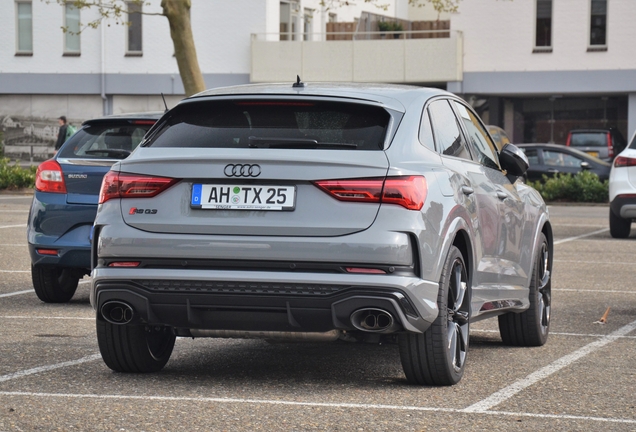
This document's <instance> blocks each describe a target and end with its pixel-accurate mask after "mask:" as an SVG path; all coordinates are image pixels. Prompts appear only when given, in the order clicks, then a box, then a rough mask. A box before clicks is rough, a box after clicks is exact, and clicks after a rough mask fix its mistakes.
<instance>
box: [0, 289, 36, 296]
mask: <svg viewBox="0 0 636 432" xmlns="http://www.w3.org/2000/svg"><path fill="white" fill-rule="evenodd" d="M32 292H34V291H33V290H25V291H16V292H12V293H7V294H0V297H11V296H17V295H20V294H26V293H32Z"/></svg>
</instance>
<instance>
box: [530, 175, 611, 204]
mask: <svg viewBox="0 0 636 432" xmlns="http://www.w3.org/2000/svg"><path fill="white" fill-rule="evenodd" d="M528 184H529V185H530V186H532V187H533V188H535V189H536V190H537V191H539V193H540V194H541V196H542V197H543V199H544V200H546V201H570V202H593V203H605V202H608V200H609V182H608V181H607V180H605V181H603V182H602V181H600V180H599V178H598V176H597V175H596V174H594V173H593V172H590V171H581V172H580V173H578V174H576V175H571V174H557V175H555V176H554V177H547V176H545V175H544V176H543V181H536V182H528Z"/></svg>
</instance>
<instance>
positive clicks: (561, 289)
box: [552, 288, 636, 294]
mask: <svg viewBox="0 0 636 432" xmlns="http://www.w3.org/2000/svg"><path fill="white" fill-rule="evenodd" d="M554 291H571V292H593V293H618V294H636V291H625V290H593V289H578V288H558V289H554V288H552V292H554Z"/></svg>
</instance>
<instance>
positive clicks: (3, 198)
mask: <svg viewBox="0 0 636 432" xmlns="http://www.w3.org/2000/svg"><path fill="white" fill-rule="evenodd" d="M11 199H33V195H13V196H5V197H0V200H11Z"/></svg>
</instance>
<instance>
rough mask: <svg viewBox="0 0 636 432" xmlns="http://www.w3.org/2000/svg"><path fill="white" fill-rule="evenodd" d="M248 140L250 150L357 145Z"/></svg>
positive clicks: (309, 140) (349, 146) (268, 138)
mask: <svg viewBox="0 0 636 432" xmlns="http://www.w3.org/2000/svg"><path fill="white" fill-rule="evenodd" d="M248 139H249V144H248V146H249V147H252V148H267V147H269V148H303V147H346V148H356V147H358V145H357V144H352V143H328V142H318V141H317V140H315V139H308V138H276V137H274V138H270V137H267V138H265V137H255V136H251V137H249V138H248Z"/></svg>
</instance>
